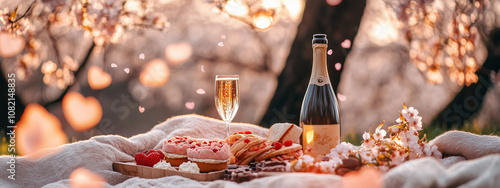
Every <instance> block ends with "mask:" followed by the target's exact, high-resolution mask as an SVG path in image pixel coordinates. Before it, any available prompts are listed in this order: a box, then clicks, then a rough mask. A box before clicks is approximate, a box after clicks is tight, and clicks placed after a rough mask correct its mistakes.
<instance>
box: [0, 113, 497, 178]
mask: <svg viewBox="0 0 500 188" xmlns="http://www.w3.org/2000/svg"><path fill="white" fill-rule="evenodd" d="M244 130H251V131H252V132H253V133H254V134H257V135H260V136H264V137H265V136H266V135H267V131H268V130H267V129H265V128H262V127H259V126H256V125H251V124H244V123H232V124H231V131H244ZM177 135H183V136H191V137H195V138H207V139H213V138H223V137H224V136H225V124H224V123H223V122H222V121H219V120H216V119H212V118H207V117H203V116H198V115H185V116H177V117H173V118H170V119H168V120H167V121H165V122H163V123H160V124H158V125H156V126H155V127H154V128H153V129H152V130H151V131H149V132H147V133H144V134H139V135H135V136H133V137H130V138H124V137H122V136H117V135H107V136H96V137H93V138H91V139H89V140H86V141H80V142H76V143H71V144H66V145H63V146H61V147H58V148H55V149H51V150H49V154H46V155H44V156H42V157H39V158H36V159H34V158H30V157H19V158H17V160H16V180H11V179H8V178H7V177H8V175H9V174H10V173H9V172H8V171H7V170H6V169H8V164H7V162H8V160H9V159H10V158H9V157H8V156H1V157H0V169H2V170H0V187H69V184H70V182H69V176H70V174H71V173H72V172H73V171H74V170H75V169H78V168H86V169H88V170H90V171H92V172H93V173H95V174H98V175H99V176H101V177H103V178H105V179H106V181H107V186H108V187H150V186H151V187H306V186H308V185H309V186H310V185H314V187H332V186H333V187H336V186H341V181H342V177H340V176H336V175H325V174H323V175H322V174H311V173H289V174H284V175H279V176H271V177H266V178H259V179H255V180H252V181H249V182H244V183H241V184H237V183H234V182H228V181H222V180H219V181H213V182H198V181H194V180H190V179H187V178H183V177H179V176H170V177H163V178H158V179H143V178H138V177H130V176H125V175H122V174H120V173H118V172H114V171H113V170H112V163H113V162H118V161H132V160H133V155H135V154H136V153H138V152H141V151H144V150H148V149H151V148H155V149H158V148H160V146H161V143H162V140H164V139H167V138H171V137H173V136H177ZM431 143H432V144H435V145H437V146H438V147H439V149H440V150H441V151H442V152H443V154H444V155H446V156H451V157H448V158H445V159H443V161H442V162H439V161H437V160H434V159H432V158H422V159H417V160H413V161H410V162H407V163H404V164H402V165H400V166H398V167H396V168H393V169H391V170H390V171H389V172H388V173H386V174H385V175H384V176H383V178H384V186H385V187H457V186H462V187H500V137H497V136H479V135H474V134H471V133H466V132H460V131H450V132H447V133H445V134H443V135H441V136H439V137H438V138H436V139H434V140H432V141H431Z"/></svg>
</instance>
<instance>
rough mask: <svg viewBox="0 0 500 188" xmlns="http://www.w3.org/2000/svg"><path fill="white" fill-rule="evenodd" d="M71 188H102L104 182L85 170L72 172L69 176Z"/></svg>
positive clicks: (104, 185)
mask: <svg viewBox="0 0 500 188" xmlns="http://www.w3.org/2000/svg"><path fill="white" fill-rule="evenodd" d="M69 183H70V185H71V188H101V187H102V188H104V187H106V180H105V179H104V178H102V177H101V176H99V175H97V174H95V173H92V172H91V171H90V170H87V169H85V168H78V169H76V170H74V171H73V172H72V173H71V175H70V176H69Z"/></svg>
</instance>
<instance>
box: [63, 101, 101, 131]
mask: <svg viewBox="0 0 500 188" xmlns="http://www.w3.org/2000/svg"><path fill="white" fill-rule="evenodd" d="M62 109H63V113H64V117H66V120H67V121H68V123H69V124H70V125H71V127H73V129H75V130H76V131H84V130H88V129H90V128H92V127H94V126H96V125H97V123H99V121H100V120H101V118H102V107H101V103H99V101H98V100H97V99H96V98H94V97H84V96H83V95H82V94H80V93H77V92H68V93H67V94H66V95H65V96H64V98H63V100H62Z"/></svg>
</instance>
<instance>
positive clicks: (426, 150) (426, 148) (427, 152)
mask: <svg viewBox="0 0 500 188" xmlns="http://www.w3.org/2000/svg"><path fill="white" fill-rule="evenodd" d="M422 151H423V153H424V156H431V154H432V152H431V147H430V146H429V144H424V148H423V150H422Z"/></svg>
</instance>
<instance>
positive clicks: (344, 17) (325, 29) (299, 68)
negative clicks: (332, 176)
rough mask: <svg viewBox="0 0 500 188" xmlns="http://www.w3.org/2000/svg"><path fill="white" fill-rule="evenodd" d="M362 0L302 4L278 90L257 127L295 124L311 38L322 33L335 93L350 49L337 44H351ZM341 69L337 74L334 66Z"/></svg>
mask: <svg viewBox="0 0 500 188" xmlns="http://www.w3.org/2000/svg"><path fill="white" fill-rule="evenodd" d="M365 6H366V0H348V1H347V0H344V1H342V2H341V3H340V4H339V5H336V6H330V5H328V4H327V3H326V1H324V0H308V1H306V4H305V8H304V14H303V17H302V21H301V23H300V24H299V27H298V30H297V35H296V36H295V40H294V42H293V44H292V48H291V50H290V54H289V55H288V58H287V60H286V65H285V68H284V69H283V71H282V72H281V74H280V76H279V77H278V87H277V88H276V92H275V93H274V96H273V98H272V99H271V102H270V104H269V107H268V109H267V111H266V113H265V114H264V117H263V118H262V120H261V122H260V125H261V126H264V127H270V126H271V125H272V124H274V123H277V122H290V123H295V124H297V123H298V122H299V114H300V108H301V106H302V99H303V97H304V93H305V92H306V89H307V86H308V83H309V78H310V75H311V69H312V47H311V40H312V36H313V34H316V33H324V34H327V36H328V43H329V49H332V50H333V54H332V55H329V56H328V57H327V60H328V73H329V75H330V80H331V84H332V87H333V89H334V90H335V91H337V86H338V84H339V82H340V75H341V73H342V70H343V64H344V62H345V59H346V57H347V54H348V52H349V49H350V48H347V49H344V48H342V47H341V45H340V44H341V43H342V42H343V41H344V40H345V39H348V40H350V41H351V42H352V41H353V40H354V37H355V36H356V33H357V31H358V27H359V24H360V22H361V17H362V16H363V11H364V9H365ZM337 62H339V63H341V65H342V68H341V69H340V70H338V71H337V70H336V69H335V64H336V63H337Z"/></svg>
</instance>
